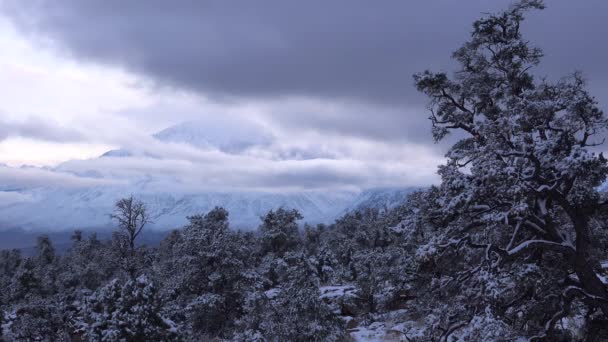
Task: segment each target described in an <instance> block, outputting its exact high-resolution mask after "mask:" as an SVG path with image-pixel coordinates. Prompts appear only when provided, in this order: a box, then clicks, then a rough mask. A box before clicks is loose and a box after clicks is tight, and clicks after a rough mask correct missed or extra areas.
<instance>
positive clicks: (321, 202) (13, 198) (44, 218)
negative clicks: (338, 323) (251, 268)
mask: <svg viewBox="0 0 608 342" xmlns="http://www.w3.org/2000/svg"><path fill="white" fill-rule="evenodd" d="M228 124H229V125H231V128H233V129H232V130H231V132H236V133H234V134H233V135H231V136H226V135H224V134H222V132H223V131H225V130H222V129H221V128H222V127H221V126H222V125H228ZM153 137H154V138H155V139H156V140H158V141H160V142H162V143H177V144H188V145H190V146H192V147H195V148H199V149H208V148H213V149H217V150H221V151H222V152H223V153H226V154H228V155H234V154H239V153H245V152H243V151H245V150H247V149H249V148H251V147H254V146H255V147H258V148H263V147H264V146H266V145H268V144H271V143H272V135H271V134H268V133H266V132H264V130H262V129H260V128H259V127H257V126H255V125H253V124H243V123H230V122H223V121H221V119H215V121H207V122H195V121H193V122H186V123H182V124H179V125H175V126H172V127H169V128H166V129H164V130H162V131H159V132H158V133H156V134H154V135H153ZM155 152H156V151H154V150H151V151H144V153H143V156H144V157H145V158H148V159H147V160H146V161H145V162H146V163H149V165H153V166H154V167H157V164H161V163H165V164H167V163H169V164H171V163H175V161H174V160H173V159H172V158H171V156H168V157H165V158H166V159H163V157H161V156H160V155H159V154H156V153H155ZM141 155H142V154H141V153H140V154H139V156H140V157H136V158H141ZM133 157H134V154H133V153H131V152H130V151H128V150H127V149H123V148H118V149H114V150H110V151H108V152H106V153H104V154H102V155H101V156H99V157H98V158H94V159H91V160H85V161H68V162H65V163H62V164H60V165H58V166H56V167H55V168H50V169H49V168H45V169H44V170H43V169H42V168H40V169H39V171H44V172H48V173H52V172H56V173H58V174H61V176H62V178H61V179H64V178H65V177H64V176H66V175H69V176H73V177H75V178H77V180H78V182H76V183H77V184H79V185H77V186H60V185H58V184H56V183H53V182H52V181H49V182H48V185H46V184H45V185H43V186H40V184H36V185H35V186H31V187H14V186H8V185H7V186H0V230H6V229H16V228H22V229H32V230H44V231H65V230H74V229H85V230H86V229H98V228H107V227H110V226H111V225H112V222H111V220H110V216H109V214H110V213H111V212H112V209H113V205H114V203H115V202H116V200H118V199H120V198H123V197H126V196H129V195H134V196H136V197H138V198H140V199H141V200H143V201H144V202H145V203H146V205H147V207H148V209H149V212H150V213H151V216H152V219H153V223H152V224H151V226H152V227H153V228H155V229H158V230H168V229H172V228H176V227H180V226H182V225H184V224H185V223H187V217H188V216H191V215H195V214H204V213H206V212H208V211H210V210H211V209H213V208H214V207H216V206H221V207H224V208H225V209H227V210H228V212H229V213H230V223H231V225H232V226H233V227H235V228H240V229H252V228H255V227H257V226H258V225H259V223H260V217H261V216H263V215H265V214H266V213H267V212H268V211H269V210H271V209H277V208H279V207H285V208H293V209H297V210H299V211H300V212H301V213H302V215H303V216H304V221H305V222H308V223H313V224H314V223H331V222H332V221H333V220H334V219H335V218H337V217H339V216H341V215H343V214H344V213H346V212H348V211H351V210H359V209H363V208H368V207H375V208H381V209H382V208H391V207H394V206H395V205H397V204H399V203H400V202H401V201H403V199H404V198H405V196H406V195H407V194H408V193H409V192H411V191H412V189H410V188H398V189H394V188H382V189H370V190H365V191H361V192H360V191H353V190H349V191H345V190H333V189H328V190H326V191H319V190H315V191H286V190H283V191H278V190H277V191H270V190H265V191H260V190H247V191H245V190H230V191H228V190H213V191H212V190H197V189H194V188H192V183H190V181H189V179H186V178H184V177H181V176H180V175H177V174H173V173H171V172H166V171H165V172H162V171H161V172H156V173H154V172H149V171H139V170H138V169H137V165H138V164H137V163H135V162H133V163H132V164H129V163H130V162H131V159H134V158H133ZM285 158H286V160H290V157H285ZM307 158H310V159H315V158H323V157H315V156H314V155H311V156H307ZM117 163H123V164H122V167H123V169H121V172H122V173H120V174H119V173H118V170H116V169H114V168H113V166H114V165H117ZM185 165H187V166H188V167H190V166H191V165H190V164H187V163H185ZM199 167H201V166H199ZM202 167H204V166H202ZM4 168H8V166H4ZM158 168H159V169H161V170H162V168H161V167H158ZM125 170H126V172H125ZM147 170H149V168H148V169H147ZM33 171H36V170H33ZM193 171H194V172H193V173H191V174H190V175H193V176H192V177H194V178H195V179H196V178H198V177H199V176H198V174H197V172H196V169H194V170H193ZM230 171H231V170H225V172H226V173H228V174H229V173H230ZM221 172H224V170H221ZM66 181H67V180H66ZM106 181H107V182H106ZM83 182H88V183H86V185H82V183H83ZM199 182H200V181H199ZM89 183H91V185H89ZM222 189H223V188H222Z"/></svg>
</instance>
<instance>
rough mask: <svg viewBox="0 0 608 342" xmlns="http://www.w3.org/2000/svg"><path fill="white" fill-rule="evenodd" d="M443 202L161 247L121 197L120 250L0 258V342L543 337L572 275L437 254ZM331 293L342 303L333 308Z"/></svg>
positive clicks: (588, 321) (202, 223)
mask: <svg viewBox="0 0 608 342" xmlns="http://www.w3.org/2000/svg"><path fill="white" fill-rule="evenodd" d="M440 194H441V189H439V188H435V187H434V188H431V189H429V190H426V191H420V192H416V193H414V194H412V195H410V197H409V198H408V200H407V202H405V203H404V205H402V206H400V207H397V208H395V209H392V210H390V211H384V212H380V211H378V210H376V209H368V210H364V211H359V212H354V213H350V214H347V215H345V216H344V217H342V218H340V219H339V220H337V221H336V222H335V223H334V224H332V225H329V226H325V225H317V226H309V225H304V226H303V227H302V228H299V227H298V221H299V220H301V219H302V217H301V215H300V214H299V213H298V212H297V211H295V210H287V209H278V210H274V211H270V212H269V213H267V214H266V215H265V216H264V217H263V218H262V221H261V224H260V226H259V228H258V230H257V231H254V232H241V231H235V230H231V229H230V227H229V224H228V218H229V215H228V212H226V211H225V210H224V209H222V208H216V209H214V210H212V211H210V212H208V213H207V214H205V215H197V216H193V217H190V218H189V221H190V223H189V224H188V225H187V226H185V227H183V228H182V229H179V230H175V231H172V232H171V233H170V234H168V236H167V237H166V238H165V239H164V240H163V241H162V242H161V243H160V245H159V246H158V247H156V248H150V247H146V246H138V245H137V244H136V239H137V234H138V233H139V232H141V230H142V229H143V227H144V225H143V224H142V223H144V224H145V222H146V217H147V216H146V215H147V214H146V211H145V206H144V205H143V204H142V203H141V202H138V201H137V200H136V199H133V198H128V199H124V200H121V201H119V202H118V203H117V209H118V210H117V214H116V215H115V217H116V218H117V223H118V227H119V228H118V229H117V230H116V232H115V233H114V235H113V238H112V239H111V240H108V241H101V240H98V239H97V238H96V236H95V234H91V235H89V236H86V237H85V236H84V234H83V233H82V232H78V231H77V232H75V233H74V235H73V237H72V240H73V242H72V246H71V248H70V249H69V250H68V252H67V253H66V254H65V255H61V256H59V255H57V254H56V253H55V251H54V249H53V246H52V243H51V241H50V240H49V239H48V238H46V237H40V238H39V239H38V244H37V254H36V255H35V256H31V257H23V256H21V255H20V254H19V252H18V251H16V250H13V251H2V252H0V267H1V268H0V270H1V271H0V286H1V287H2V289H4V290H3V291H2V293H1V297H0V298H1V303H2V306H1V307H2V311H3V315H2V316H1V317H3V322H2V326H3V330H2V334H3V335H2V336H3V337H4V338H5V339H7V340H9V341H78V340H85V341H119V340H124V341H171V340H173V341H204V340H209V341H211V340H213V339H217V340H230V341H348V338H349V337H348V331H349V329H350V330H352V329H357V328H358V327H365V326H368V325H369V324H371V323H373V322H377V321H379V322H385V323H387V322H392V323H395V324H396V323H398V324H401V327H402V329H401V330H400V334H401V335H402V336H398V338H400V339H403V340H408V339H409V340H410V341H440V340H447V339H448V338H449V337H453V338H456V337H458V338H463V339H468V340H487V341H492V340H493V341H504V340H515V339H517V338H520V337H531V336H535V335H539V334H544V333H545V330H546V324H547V321H548V320H550V318H551V317H552V316H553V315H554V312H553V311H552V309H553V307H552V306H551V305H552V304H551V303H554V301H555V298H554V296H555V295H556V294H559V293H561V291H562V289H563V286H564V284H563V282H564V281H566V280H567V279H568V277H571V273H570V271H569V269H568V266H567V265H566V264H564V263H562V262H560V261H559V259H558V258H556V257H555V256H554V255H553V254H552V253H551V252H541V250H531V251H529V252H527V253H526V255H527V256H526V257H525V258H524V259H523V260H521V261H520V262H513V263H511V262H510V263H509V264H508V265H505V266H502V267H501V268H498V267H497V266H496V265H492V264H491V262H487V261H486V253H487V251H485V250H478V249H475V248H470V247H467V246H465V244H462V245H461V246H453V245H450V243H454V241H447V242H445V241H441V243H437V242H438V239H440V238H441V237H442V233H443V232H444V229H445V227H444V226H442V225H441V224H439V223H438V222H435V220H436V219H437V216H436V215H437V213H438V212H440V211H442V210H443V209H442V208H441V207H440V205H439V204H438V202H439V201H438V200H439V197H438V196H440ZM125 207H126V208H127V209H126V210H125ZM118 218H121V219H118ZM597 237H598V239H597V240H596V241H597V242H596V244H595V246H596V249H595V250H596V251H597V253H598V257H606V254H605V249H606V247H607V246H608V239H607V238H606V236H605V235H597ZM600 237H601V238H600ZM448 245H449V246H448ZM598 271H599V270H598ZM573 281H574V280H573ZM328 289H333V290H336V289H337V290H338V293H333V294H332V295H331V296H326V295H324V293H325V294H326V293H327V292H326V290H328ZM340 289H347V291H348V293H339V291H340ZM541 294H542V295H541ZM598 304H599V302H595V303H586V302H585V301H584V300H583V298H581V300H580V301H573V302H571V303H570V305H571V306H570V310H571V311H569V312H568V314H567V315H565V316H564V317H567V318H568V320H564V321H563V322H562V324H561V325H559V326H558V325H556V326H554V327H552V329H551V332H550V334H551V335H550V336H551V338H558V337H559V338H562V339H564V340H576V339H580V340H583V338H588V337H590V336H601V335H600V334H601V333H602V332H601V329H602V328H601V327H602V325H601V324H600V323H601V322H603V319H605V318H603V317H604V316H602V314H601V312H600V311H597V310H596V308H597V307H598ZM568 322H569V323H568ZM564 323H565V325H564ZM568 324H569V325H568ZM406 338H407V339H406ZM397 340H399V339H397Z"/></svg>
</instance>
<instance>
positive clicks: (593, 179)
mask: <svg viewBox="0 0 608 342" xmlns="http://www.w3.org/2000/svg"><path fill="white" fill-rule="evenodd" d="M543 8H544V4H543V2H542V1H540V0H523V1H520V2H518V3H516V4H515V5H513V6H511V7H510V8H509V9H508V10H507V11H505V12H503V13H500V14H496V15H489V16H487V17H485V18H482V19H480V20H477V21H475V23H474V25H473V31H472V34H471V39H470V40H469V41H468V42H466V43H465V44H464V45H463V46H462V47H461V48H460V49H458V50H457V51H456V52H455V53H454V54H453V57H454V58H455V59H456V60H457V61H458V62H459V63H460V69H459V70H458V72H457V73H456V74H455V75H454V77H453V78H450V77H448V75H446V74H445V73H433V72H429V71H425V72H423V73H419V74H417V75H415V76H414V78H415V82H416V86H417V88H418V89H419V90H420V91H421V92H423V93H425V94H426V95H427V96H428V97H429V98H430V110H431V117H430V118H431V121H432V125H433V136H434V138H435V139H436V140H437V141H439V140H442V139H444V137H446V135H448V134H449V133H451V132H455V131H458V134H459V135H458V136H459V137H462V138H460V139H459V140H458V142H456V143H455V144H454V145H453V146H452V147H451V149H450V150H449V152H448V153H447V158H448V162H447V164H446V165H444V166H442V167H440V170H439V173H440V175H441V178H442V184H441V186H440V190H441V196H440V198H439V199H438V201H439V203H440V204H441V211H442V212H441V217H442V219H443V222H444V227H445V229H444V235H443V237H442V239H439V240H440V241H438V242H439V243H438V245H439V246H441V248H444V249H445V248H456V249H469V250H474V249H477V250H481V251H483V258H481V259H482V260H480V264H474V265H470V269H469V271H471V270H473V269H477V270H478V269H479V267H484V268H486V269H489V270H493V271H499V270H500V269H501V267H505V265H506V264H509V263H512V262H516V261H518V260H519V261H521V260H523V258H526V260H530V258H532V259H534V260H536V262H537V263H538V264H539V265H541V267H545V266H547V265H546V263H543V262H542V260H543V257H544V256H547V255H548V256H549V257H551V258H556V260H558V262H561V263H563V265H564V268H567V269H568V270H571V272H573V273H574V274H575V276H571V277H568V278H567V279H564V280H563V281H561V282H560V286H561V290H562V292H561V294H560V296H559V297H560V301H559V304H558V305H555V312H554V314H553V315H550V317H549V318H548V320H547V322H546V327H547V328H548V330H551V328H552V327H553V326H554V324H555V323H556V322H557V320H558V319H560V318H561V317H563V316H564V315H566V314H567V313H568V310H569V307H570V303H571V302H572V301H573V300H574V299H575V298H576V299H578V300H581V301H583V302H584V303H586V304H587V305H588V307H589V308H591V309H593V308H600V309H601V310H602V311H603V313H604V315H606V316H608V290H607V288H606V286H605V285H604V284H603V283H602V281H601V280H600V279H599V278H598V276H597V275H596V273H595V271H594V269H595V268H596V267H597V265H598V260H596V259H594V258H593V257H592V256H593V252H592V245H591V240H592V238H593V234H594V233H595V232H596V231H597V230H599V229H605V228H603V227H601V226H599V225H595V224H594V223H593V222H594V221H593V218H594V217H595V216H596V215H598V213H599V212H600V211H602V210H603V206H605V205H606V202H603V201H601V199H600V195H599V194H598V191H597V187H598V186H599V185H600V184H602V183H603V182H604V181H605V179H606V175H607V173H608V165H607V161H606V159H605V158H604V157H603V155H602V154H601V153H600V154H599V155H598V154H596V153H594V152H593V149H592V147H594V146H598V145H601V144H602V143H603V139H602V137H603V136H604V134H605V133H606V128H607V121H606V117H605V116H604V114H603V113H602V111H601V110H600V109H599V108H598V106H597V103H596V101H595V100H594V98H593V97H592V96H591V95H589V93H588V92H587V91H586V90H585V82H584V80H583V78H582V77H581V75H580V74H579V73H574V74H572V75H570V76H568V77H565V78H562V79H560V80H559V81H557V82H550V81H548V80H546V79H540V80H538V79H536V78H535V77H534V74H533V68H534V67H535V66H536V65H538V64H539V62H540V59H541V57H542V52H541V50H540V49H538V48H536V47H533V46H531V45H530V44H529V43H528V42H527V41H526V40H525V39H524V38H523V37H522V34H521V32H520V27H521V23H522V21H523V20H524V14H525V13H526V12H527V11H528V10H531V9H543ZM476 272H477V271H476ZM540 295H542V294H540Z"/></svg>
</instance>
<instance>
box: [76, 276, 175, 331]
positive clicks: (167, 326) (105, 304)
mask: <svg viewBox="0 0 608 342" xmlns="http://www.w3.org/2000/svg"><path fill="white" fill-rule="evenodd" d="M81 315H82V321H81V322H80V324H79V325H80V327H79V329H78V331H79V332H80V333H82V336H83V337H84V338H85V339H86V340H89V341H171V340H174V339H175V338H176V334H175V333H176V331H175V325H174V323H173V322H172V321H170V320H168V319H166V318H165V317H164V316H163V312H162V303H161V302H160V299H159V297H158V290H157V288H156V286H155V285H154V284H153V283H152V282H151V281H150V280H149V279H148V278H146V277H145V276H139V277H138V278H137V279H130V280H128V281H126V282H125V283H122V282H121V281H120V280H118V279H115V280H113V281H111V282H110V283H109V284H107V285H106V286H104V287H101V288H99V289H98V290H97V291H95V292H94V293H93V294H91V295H90V296H89V297H87V298H86V299H85V301H84V306H83V308H82V312H81Z"/></svg>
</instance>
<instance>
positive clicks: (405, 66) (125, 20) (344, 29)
mask: <svg viewBox="0 0 608 342" xmlns="http://www.w3.org/2000/svg"><path fill="white" fill-rule="evenodd" d="M509 3H511V1H507V0H501V1H494V2H491V3H490V2H487V1H479V0H477V1H466V2H462V1H445V0H444V1H422V0H415V1H393V0H389V1H385V2H383V3H382V4H375V5H372V4H370V3H369V2H367V1H359V0H356V1H331V2H328V1H321V0H312V1H279V0H276V1H269V2H266V3H265V4H264V6H260V5H259V4H257V3H253V2H249V1H240V2H238V3H234V2H223V1H172V2H166V1H143V2H142V1H120V2H118V1H103V0H94V1H79V0H65V1H60V2H56V1H50V0H39V1H34V2H23V1H17V0H13V1H7V2H6V4H5V6H4V10H5V12H6V13H8V14H9V15H10V17H11V18H12V19H13V20H14V22H16V23H17V25H18V26H19V27H21V28H22V29H23V30H25V31H28V32H30V33H33V34H35V35H37V36H39V37H40V36H42V37H44V38H46V39H47V40H50V41H52V44H54V45H57V46H59V47H60V48H62V49H65V50H66V51H68V52H69V53H70V54H72V55H73V56H74V57H76V58H79V59H82V60H89V61H94V62H100V63H104V64H113V65H119V66H122V67H125V68H127V69H129V70H132V71H134V72H137V73H139V74H142V75H145V76H148V77H149V78H150V79H152V80H154V81H158V83H159V84H160V85H170V86H175V87H178V88H186V89H190V90H194V91H197V92H203V93H206V94H215V95H218V96H237V97H277V96H292V95H295V96H312V97H329V98H343V97H346V98H351V99H353V98H354V99H357V100H365V101H371V102H375V103H404V102H405V103H413V102H420V100H421V99H422V98H421V97H420V96H418V95H417V94H416V93H415V91H414V89H413V87H412V81H411V74H412V73H414V72H417V71H420V70H423V69H426V68H435V69H437V68H446V67H448V66H449V54H450V52H451V51H452V50H454V49H455V48H457V47H458V46H459V45H460V43H461V42H463V41H464V40H465V39H466V38H467V33H468V32H469V31H470V27H471V26H470V25H471V22H472V21H473V20H474V19H476V18H477V17H479V16H480V13H482V12H493V11H497V10H499V9H502V8H505V7H506V6H507V5H508V4H509ZM548 5H549V6H548V9H547V11H546V13H543V14H542V17H541V16H538V15H536V14H534V15H532V18H531V20H530V23H529V25H527V26H526V29H527V30H528V31H529V32H530V36H531V37H534V38H538V39H537V40H538V42H539V43H541V45H542V46H544V47H546V51H547V53H548V58H549V59H551V63H550V64H551V65H550V69H551V71H556V72H559V73H561V72H562V71H563V70H571V69H573V68H576V67H579V68H583V69H585V70H587V71H588V73H589V74H590V75H593V76H592V77H594V78H595V77H598V78H602V80H604V79H605V77H606V76H607V75H606V74H607V71H606V70H605V68H604V67H603V65H604V61H605V60H606V57H608V48H606V47H605V44H603V42H604V37H605V35H606V33H608V24H607V23H606V22H605V20H604V18H603V13H605V12H606V10H608V4H607V3H606V2H605V1H599V0H592V1H585V2H577V3H576V4H574V3H572V2H571V1H566V0H555V1H551V2H549V3H548ZM548 33H550V34H548ZM582 37H584V39H581V38H582ZM573 63H576V64H573ZM564 67H567V68H566V69H564ZM598 72H599V74H598Z"/></svg>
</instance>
